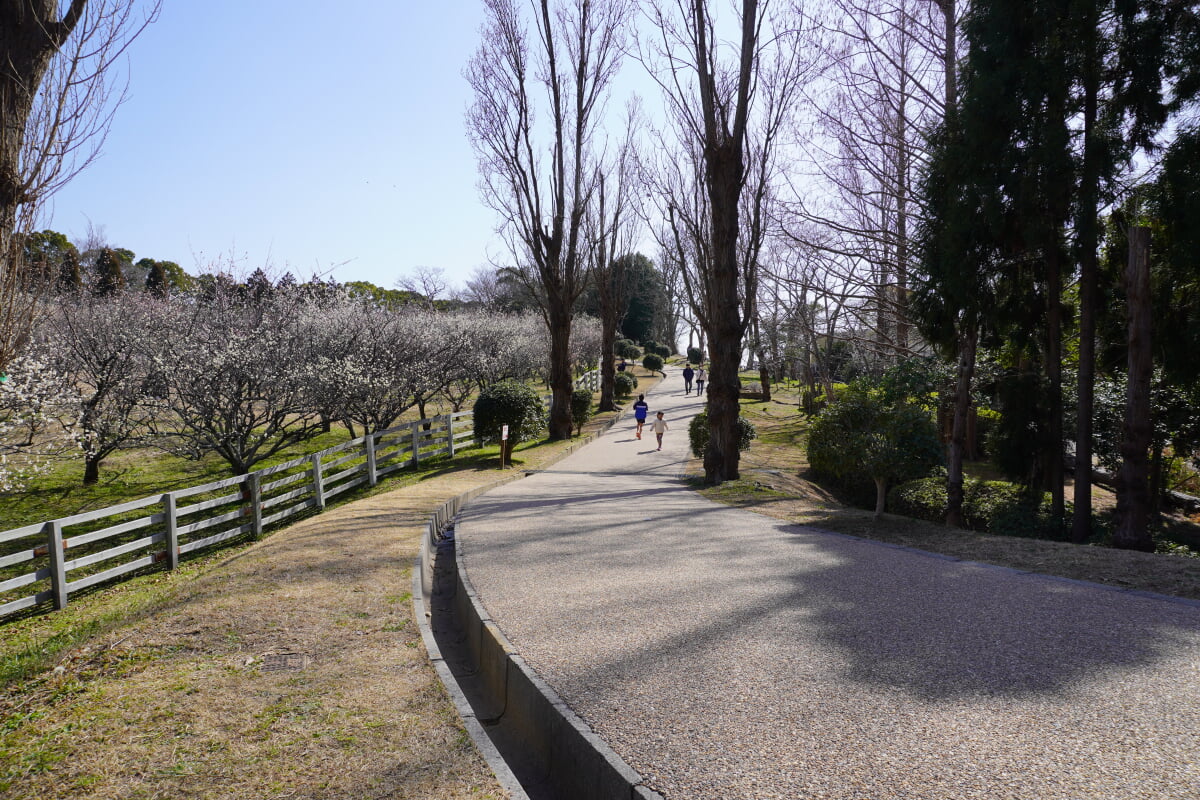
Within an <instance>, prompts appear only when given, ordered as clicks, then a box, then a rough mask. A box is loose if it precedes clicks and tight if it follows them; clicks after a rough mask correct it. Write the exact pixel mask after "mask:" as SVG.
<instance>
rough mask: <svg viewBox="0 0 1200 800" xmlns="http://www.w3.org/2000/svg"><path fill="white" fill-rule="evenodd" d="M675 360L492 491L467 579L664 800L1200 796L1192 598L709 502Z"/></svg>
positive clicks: (1199, 696) (477, 506) (1198, 672)
mask: <svg viewBox="0 0 1200 800" xmlns="http://www.w3.org/2000/svg"><path fill="white" fill-rule="evenodd" d="M682 386H683V382H682V379H681V378H680V377H679V374H678V371H674V372H672V371H671V370H668V378H667V380H666V381H664V382H663V383H662V384H660V386H659V388H658V390H657V391H655V392H653V393H652V394H651V395H650V396H649V397H648V398H647V400H648V401H649V402H650V408H651V416H653V412H655V411H659V410H662V411H664V412H666V418H667V420H668V422H669V423H670V424H671V430H670V432H668V433H667V436H666V443H665V445H664V447H663V451H662V452H657V451H656V450H655V444H654V437H653V434H651V433H648V432H647V433H646V434H644V436H643V439H642V440H641V441H637V440H635V439H634V436H633V433H632V426H633V422H632V419H629V418H626V419H625V420H622V421H621V422H619V423H618V425H617V426H616V427H614V428H613V429H612V430H611V431H610V432H609V433H608V434H606V435H605V436H603V437H602V438H601V439H599V440H598V441H597V442H595V443H593V444H591V445H589V446H587V447H585V448H583V449H581V450H580V451H579V452H578V453H576V454H574V455H572V456H570V457H569V458H567V459H565V460H563V461H560V462H558V463H557V464H555V465H554V466H553V467H552V468H551V469H550V470H548V471H546V472H545V473H542V474H539V475H535V476H533V477H530V478H527V479H525V480H522V481H517V482H515V483H512V484H509V485H507V486H505V487H502V488H500V489H498V490H496V491H493V492H491V493H489V494H487V495H485V496H483V497H481V498H479V499H478V500H476V501H475V502H474V503H473V504H472V505H471V506H470V507H469V508H468V510H467V513H466V514H465V515H464V519H463V521H462V522H461V523H460V524H459V526H458V542H459V546H460V547H462V548H463V552H464V554H465V559H466V564H467V569H468V573H469V575H470V578H471V580H472V582H473V583H474V585H475V587H476V589H477V590H478V592H479V595H480V597H481V598H482V600H483V602H484V604H485V605H486V607H487V609H488V611H489V612H490V614H491V616H492V617H493V618H494V619H495V620H496V621H497V622H498V623H499V625H500V626H501V628H502V629H503V630H504V632H505V633H506V635H507V636H508V637H509V638H510V640H511V641H512V642H513V644H514V646H515V647H516V648H517V649H518V650H519V651H520V652H521V654H522V655H523V656H524V657H525V658H526V659H527V660H528V661H529V662H530V663H531V664H532V665H533V666H534V668H535V669H537V670H538V671H539V673H540V674H541V675H542V677H543V678H545V679H546V680H547V681H548V682H549V683H550V684H551V685H552V686H553V687H554V688H555V689H556V690H557V691H558V693H559V694H560V695H561V696H562V697H563V698H564V699H565V700H566V702H567V703H568V704H569V705H571V707H572V708H574V709H575V710H576V712H578V713H579V714H580V716H582V717H583V718H584V719H585V720H586V721H587V722H588V723H589V724H591V725H592V727H593V728H594V729H595V730H596V731H597V733H599V734H600V736H601V737H603V738H604V739H605V741H607V742H608V743H609V745H611V746H612V748H613V749H614V750H615V751H616V752H617V753H618V754H619V755H620V756H621V757H622V758H624V759H625V760H626V761H627V762H628V763H629V764H630V765H631V766H633V767H634V769H636V770H638V771H639V772H640V773H641V774H642V776H643V777H644V778H645V779H646V782H647V784H648V785H649V786H651V787H652V788H654V789H655V790H657V791H658V792H660V793H661V794H663V795H664V796H665V797H666V798H668V800H684V799H685V798H687V799H689V800H691V799H697V800H698V799H700V798H721V800H735V799H736V798H755V799H758V798H847V799H849V798H853V799H854V800H867V799H868V798H869V799H870V800H882V799H883V798H913V799H914V800H916V799H918V798H919V799H920V800H936V799H937V798H1038V799H1039V800H1047V799H1049V798H1063V799H1066V798H1071V799H1073V800H1074V799H1076V798H1087V799H1088V800H1092V799H1094V798H1113V800H1129V799H1130V798H1173V799H1179V800H1182V799H1183V798H1197V797H1200V608H1197V607H1195V606H1194V605H1187V604H1184V603H1176V602H1171V601H1166V600H1159V599H1153V598H1146V597H1137V596H1131V595H1129V594H1127V593H1118V592H1115V591H1109V590H1106V589H1103V588H1099V587H1094V586H1090V585H1084V584H1079V583H1072V582H1069V581H1063V580H1059V579H1054V578H1047V577H1043V576H1036V575H1030V574H1024V573H1018V572H1015V571H1011V570H1005V569H1002V568H997V567H989V566H983V565H979V564H972V563H966V562H960V561H954V560H950V559H946V558H941V557H936V556H931V555H927V554H922V553H917V552H913V551H909V550H904V549H899V548H896V547H892V546H888V545H886V544H881V543H877V542H870V541H864V540H858V539H853V538H849V537H844V536H838V535H836V534H829V533H823V532H821V531H818V530H814V529H811V528H803V527H799V526H794V525H788V524H785V523H781V522H779V521H778V520H773V519H769V518H766V517H762V516H759V515H756V514H753V513H751V512H746V511H741V510H737V509H732V508H727V507H724V506H720V505H717V504H715V503H712V502H709V501H708V500H706V499H704V498H703V497H701V496H699V495H697V494H695V493H694V492H691V491H688V490H687V489H685V488H684V487H683V486H682V484H681V483H680V481H679V480H678V476H679V474H680V473H681V472H682V469H683V465H684V464H685V463H686V459H687V453H686V449H687V418H688V417H690V416H691V415H692V414H694V413H695V412H696V411H698V410H699V409H700V407H701V406H700V402H699V399H698V398H696V397H695V396H692V397H685V396H684V395H683V392H682Z"/></svg>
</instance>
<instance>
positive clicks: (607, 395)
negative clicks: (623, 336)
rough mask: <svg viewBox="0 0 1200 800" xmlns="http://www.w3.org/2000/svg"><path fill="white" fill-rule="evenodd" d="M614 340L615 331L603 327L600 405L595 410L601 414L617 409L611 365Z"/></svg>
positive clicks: (614, 380)
mask: <svg viewBox="0 0 1200 800" xmlns="http://www.w3.org/2000/svg"><path fill="white" fill-rule="evenodd" d="M602 324H603V323H602ZM616 340H617V335H616V331H615V330H613V331H610V330H609V328H608V326H607V325H604V326H603V328H602V329H601V331H600V405H599V406H597V410H598V411H602V412H603V411H615V410H616V409H617V402H616V399H615V395H616V390H615V383H616V377H617V368H616V366H614V365H613V345H614V344H615V343H616Z"/></svg>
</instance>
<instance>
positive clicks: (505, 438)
mask: <svg viewBox="0 0 1200 800" xmlns="http://www.w3.org/2000/svg"><path fill="white" fill-rule="evenodd" d="M500 439H501V440H502V441H505V442H507V441H508V426H507V425H501V426H500Z"/></svg>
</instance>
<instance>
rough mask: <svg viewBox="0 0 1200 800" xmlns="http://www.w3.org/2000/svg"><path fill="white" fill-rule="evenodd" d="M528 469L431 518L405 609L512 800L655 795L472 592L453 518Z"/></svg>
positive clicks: (456, 500) (656, 799)
mask: <svg viewBox="0 0 1200 800" xmlns="http://www.w3.org/2000/svg"><path fill="white" fill-rule="evenodd" d="M621 416H623V415H622V414H617V415H614V416H613V418H612V419H611V420H610V421H609V423H608V424H607V425H606V426H605V427H604V428H603V429H602V430H600V431H597V432H596V433H593V434H591V435H589V436H587V437H584V438H583V439H581V440H580V441H579V442H578V443H576V444H575V445H573V446H571V447H570V448H567V449H566V450H564V451H563V453H562V454H561V456H560V458H562V457H566V456H567V455H569V454H570V453H572V452H574V451H575V450H577V449H579V448H580V447H582V446H583V445H585V444H588V443H589V442H591V441H592V440H593V439H594V438H595V437H597V436H599V435H600V434H601V433H603V432H604V431H606V430H608V429H609V428H611V427H612V425H614V424H615V423H616V422H617V420H619V419H620V417H621ZM527 474H529V473H526V472H517V473H515V474H513V475H510V476H507V477H504V478H501V479H498V480H496V481H493V482H491V483H489V484H487V485H485V486H481V487H478V488H475V489H472V490H470V491H467V492H464V493H462V494H460V495H458V496H456V497H453V498H451V499H450V500H447V501H446V502H445V503H443V504H442V505H441V506H440V507H439V508H438V509H437V511H436V512H434V514H433V515H432V517H431V518H430V521H429V524H428V525H427V526H426V530H425V535H424V536H423V537H422V541H421V548H420V551H419V553H418V555H417V559H416V561H415V563H414V565H413V571H412V575H413V589H412V602H413V612H414V617H415V618H416V620H417V624H418V626H419V627H420V630H421V638H422V640H423V642H424V644H425V649H426V651H427V653H428V654H429V660H430V661H431V662H432V664H433V666H434V669H435V670H436V671H437V674H438V677H439V679H440V680H441V682H442V684H443V686H445V687H446V692H447V693H448V694H449V696H450V698H451V700H452V701H453V702H454V705H455V707H456V708H457V710H458V713H459V715H460V716H461V717H462V720H463V725H464V727H465V728H466V731H467V734H468V735H469V736H470V737H471V740H472V741H473V742H474V743H475V745H476V747H477V748H478V749H479V752H480V754H481V755H482V756H483V758H484V760H486V761H487V763H488V766H489V767H491V769H492V771H493V772H495V773H496V778H497V780H498V781H499V782H500V785H501V786H502V787H503V788H504V789H505V791H507V792H508V793H509V795H510V796H511V797H512V798H513V799H514V800H527V799H532V800H541V798H558V797H570V798H580V799H581V800H593V799H594V800H615V799H616V798H621V799H622V800H625V799H628V800H662V797H661V795H659V794H658V793H657V792H654V791H653V790H651V789H650V788H648V787H647V786H645V785H644V782H643V780H642V777H641V775H639V774H638V773H637V772H636V771H635V770H634V769H633V768H632V767H630V766H629V765H628V764H627V763H626V762H625V761H624V759H622V758H621V757H620V756H618V755H617V754H616V753H615V752H614V751H613V750H612V748H611V747H609V746H608V745H607V744H606V743H605V742H604V741H603V740H602V739H601V738H600V737H599V736H597V735H596V734H595V732H594V731H592V729H591V728H590V727H589V726H588V725H587V723H585V722H584V721H583V720H582V719H580V718H579V716H578V715H577V714H576V713H575V712H574V711H573V710H571V708H570V707H569V706H568V705H567V704H566V703H565V702H564V701H563V699H562V698H561V697H559V695H558V694H557V693H556V692H555V691H554V690H553V689H552V688H550V686H549V685H548V684H547V683H546V682H545V681H543V680H542V679H541V678H540V677H539V676H538V675H537V673H536V672H535V671H534V670H533V669H532V668H531V667H530V666H529V665H528V664H527V663H526V662H525V660H524V659H523V658H522V657H521V656H520V655H518V654H517V652H516V651H515V650H514V649H513V647H512V645H511V644H510V643H509V641H508V639H507V638H506V637H505V636H504V634H503V633H502V632H501V631H500V629H499V627H498V626H497V625H496V624H495V623H494V622H492V619H491V617H490V615H489V614H488V612H487V610H486V609H485V608H484V607H483V604H482V603H481V602H480V601H479V598H478V596H477V595H476V592H475V589H474V587H473V586H472V585H471V582H470V579H469V578H468V577H467V574H466V569H465V566H464V565H463V563H462V555H461V550H459V549H458V548H456V547H455V546H454V535H453V520H454V518H455V516H457V515H458V513H459V512H460V511H461V510H462V509H463V508H464V507H466V505H467V504H468V503H469V502H470V501H471V500H473V499H474V498H476V497H478V496H479V495H481V494H483V493H485V492H488V491H491V490H492V489H494V488H496V487H498V486H501V485H503V484H505V483H509V482H511V481H514V480H519V479H520V478H523V477H525V476H526V475H527Z"/></svg>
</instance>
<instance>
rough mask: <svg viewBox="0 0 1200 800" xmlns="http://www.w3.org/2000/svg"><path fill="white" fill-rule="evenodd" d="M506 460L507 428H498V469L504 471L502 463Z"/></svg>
mask: <svg viewBox="0 0 1200 800" xmlns="http://www.w3.org/2000/svg"><path fill="white" fill-rule="evenodd" d="M507 460H508V426H507V425H501V426H500V469H504V462H505V461H507Z"/></svg>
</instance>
